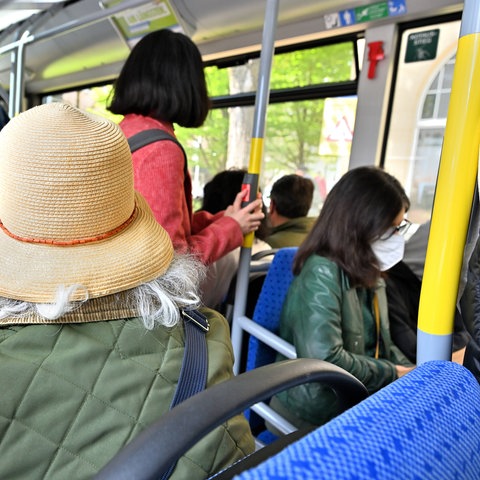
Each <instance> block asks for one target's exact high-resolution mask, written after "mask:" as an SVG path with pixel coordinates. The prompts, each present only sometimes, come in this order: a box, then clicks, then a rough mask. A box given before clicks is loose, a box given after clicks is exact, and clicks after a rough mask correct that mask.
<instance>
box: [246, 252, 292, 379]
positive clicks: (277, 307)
mask: <svg viewBox="0 0 480 480" xmlns="http://www.w3.org/2000/svg"><path fill="white" fill-rule="evenodd" d="M297 250H298V248H297V247H289V248H281V249H279V250H278V251H277V253H276V254H275V256H274V257H273V260H272V263H271V265H270V268H269V269H268V273H267V276H266V278H265V281H264V282H263V285H262V290H261V291H260V295H259V297H258V300H257V304H256V306H255V310H254V312H253V321H254V322H255V323H257V324H259V325H261V326H262V327H265V328H266V329H268V330H269V331H271V332H272V333H274V334H278V328H279V324H280V315H281V313H282V306H283V302H284V301H285V297H286V295H287V291H288V288H289V287H290V284H291V283H292V280H293V272H292V264H293V258H294V257H295V254H296V253H297ZM275 355H276V352H275V351H274V350H273V349H272V348H270V347H267V346H266V345H265V344H263V343H262V342H261V341H259V340H258V339H257V338H256V337H254V336H251V337H250V339H249V346H248V355H247V370H251V369H253V368H257V367H259V366H262V365H267V364H269V363H273V362H274V361H275Z"/></svg>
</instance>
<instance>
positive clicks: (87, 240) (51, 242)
mask: <svg viewBox="0 0 480 480" xmlns="http://www.w3.org/2000/svg"><path fill="white" fill-rule="evenodd" d="M136 216H137V206H136V205H135V208H134V209H133V212H132V214H131V215H130V217H129V218H127V220H126V221H125V222H123V223H122V224H121V225H119V226H118V227H115V228H114V229H112V230H110V231H108V232H105V233H101V234H100V235H95V236H93V237H86V238H80V239H75V240H53V239H48V238H27V237H20V236H19V235H15V234H14V233H12V232H11V231H10V230H8V228H7V227H6V226H5V225H4V224H3V223H2V221H0V228H1V229H2V230H3V231H4V232H5V233H6V234H7V235H8V236H9V237H11V238H13V239H15V240H18V241H20V242H25V243H40V244H44V245H56V246H71V245H80V244H84V243H92V242H98V241H99V240H104V239H105V238H110V237H113V236H114V235H116V234H117V233H119V232H121V231H122V230H125V229H126V228H127V227H128V226H129V225H130V224H131V223H132V222H133V221H134V220H135V218H136Z"/></svg>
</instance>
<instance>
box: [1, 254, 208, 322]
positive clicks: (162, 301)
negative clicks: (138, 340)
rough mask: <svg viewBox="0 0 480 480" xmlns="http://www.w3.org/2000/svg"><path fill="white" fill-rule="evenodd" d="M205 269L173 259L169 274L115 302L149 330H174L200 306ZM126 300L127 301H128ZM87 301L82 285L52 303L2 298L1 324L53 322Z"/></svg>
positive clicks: (61, 289)
mask: <svg viewBox="0 0 480 480" xmlns="http://www.w3.org/2000/svg"><path fill="white" fill-rule="evenodd" d="M205 275H206V267H205V266H204V265H203V264H202V263H201V262H200V261H198V260H197V259H196V258H195V257H193V256H190V255H178V254H176V255H175V256H174V259H173V261H172V263H171V264H170V266H169V268H168V270H167V271H166V272H165V273H164V274H163V275H161V276H160V277H158V278H156V279H154V280H152V281H150V282H147V283H143V284H141V285H139V286H138V287H135V288H132V289H130V290H127V291H126V292H122V295H120V294H114V295H113V296H114V298H115V300H118V301H119V302H122V303H123V304H125V303H126V304H125V305H124V306H125V307H126V308H129V309H134V310H135V311H137V312H138V316H139V317H141V319H142V321H143V324H144V325H145V327H146V328H147V329H149V330H151V329H152V328H154V327H155V326H156V325H163V326H166V327H173V326H174V325H176V324H177V323H178V322H179V320H180V310H181V309H187V310H188V309H194V308H198V307H199V306H200V305H201V300H200V292H199V285H200V283H201V281H202V280H203V279H204V278H205ZM79 290H84V291H85V299H84V300H82V301H80V302H78V301H75V302H73V301H70V297H71V295H72V293H73V292H77V291H79ZM125 299H126V300H125ZM87 300H88V292H87V290H86V288H85V287H84V286H82V285H70V286H68V287H65V286H59V288H58V290H57V294H56V298H55V302H53V303H31V302H24V301H19V300H13V299H9V298H3V297H0V320H1V319H3V318H7V317H15V316H18V317H21V316H25V315H29V314H34V315H38V316H40V317H42V318H44V319H45V320H46V321H50V322H52V321H54V320H56V319H58V318H60V317H61V316H62V315H65V314H66V313H68V312H71V311H72V310H75V309H76V308H79V307H80V306H81V305H82V304H83V303H84V302H86V301H87Z"/></svg>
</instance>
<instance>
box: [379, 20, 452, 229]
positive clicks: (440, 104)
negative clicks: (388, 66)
mask: <svg viewBox="0 0 480 480" xmlns="http://www.w3.org/2000/svg"><path fill="white" fill-rule="evenodd" d="M436 30H438V35H433V33H435V31H436ZM419 32H430V33H432V35H431V36H429V35H427V36H424V38H426V37H429V38H433V39H435V42H436V43H435V44H432V45H427V48H424V49H423V55H418V56H415V45H414V44H413V43H412V41H411V39H412V38H414V37H415V35H412V34H416V33H419ZM459 32H460V21H455V22H449V23H442V24H438V25H429V26H426V27H419V28H415V29H410V30H407V31H405V32H404V33H403V36H402V41H401V49H400V57H399V58H400V62H399V65H398V73H397V78H396V82H395V85H396V87H395V94H394V99H393V107H392V114H391V119H390V128H389V136H388V140H387V148H386V154H385V160H384V166H385V169H386V170H387V171H388V172H390V173H392V174H393V175H395V176H396V177H397V178H398V179H399V180H400V182H401V183H402V184H403V186H404V187H405V190H406V192H407V194H408V195H409V197H410V200H411V202H412V206H411V209H410V211H409V212H408V218H409V219H410V220H411V221H413V222H415V223H423V222H424V221H426V220H428V219H429V218H430V215H431V209H432V205H433V193H434V190H435V184H436V179H437V173H438V166H439V162H440V156H441V149H442V142H443V135H444V131H445V125H446V117H447V113H448V102H449V98H450V90H451V85H452V77H453V68H454V64H455V53H456V48H457V43H458V36H459Z"/></svg>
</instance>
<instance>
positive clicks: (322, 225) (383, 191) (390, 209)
mask: <svg viewBox="0 0 480 480" xmlns="http://www.w3.org/2000/svg"><path fill="white" fill-rule="evenodd" d="M402 208H405V210H406V211H407V210H408V209H409V208H410V200H409V199H408V197H407V195H406V193H405V191H404V189H403V187H402V185H401V184H400V182H399V181H398V180H397V179H396V178H395V177H393V176H392V175H390V174H388V173H387V172H385V171H384V170H382V169H380V168H377V167H358V168H355V169H353V170H350V171H349V172H347V173H346V174H345V175H343V176H342V178H341V179H340V180H339V181H338V182H337V183H336V184H335V186H334V187H333V188H332V190H331V191H330V193H329V194H328V195H327V198H326V199H325V203H324V205H323V207H322V210H321V211H320V215H319V216H318V218H317V221H316V222H315V225H314V226H313V228H312V230H311V231H310V233H309V234H308V236H307V237H306V238H305V240H304V241H303V243H302V245H301V246H300V247H299V249H298V252H297V254H296V256H295V260H294V264H293V272H294V274H295V275H298V274H299V273H300V272H301V270H302V268H303V265H304V264H305V261H306V260H307V258H308V257H310V255H313V254H317V255H321V256H323V257H327V258H329V259H330V260H332V261H333V262H335V263H336V264H337V265H338V266H339V267H340V268H341V269H342V270H344V271H345V272H346V274H347V275H348V277H349V279H350V281H351V283H352V285H353V286H365V287H372V286H374V285H375V283H376V282H377V280H378V278H379V276H380V270H379V268H378V262H377V259H376V257H375V255H374V253H373V251H372V249H371V247H370V245H371V243H372V242H373V241H375V240H377V239H378V238H380V236H381V235H383V234H384V233H385V232H386V231H387V230H388V228H389V227H391V226H392V224H393V221H394V220H395V218H396V217H397V216H398V214H399V213H400V212H401V210H402Z"/></svg>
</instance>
